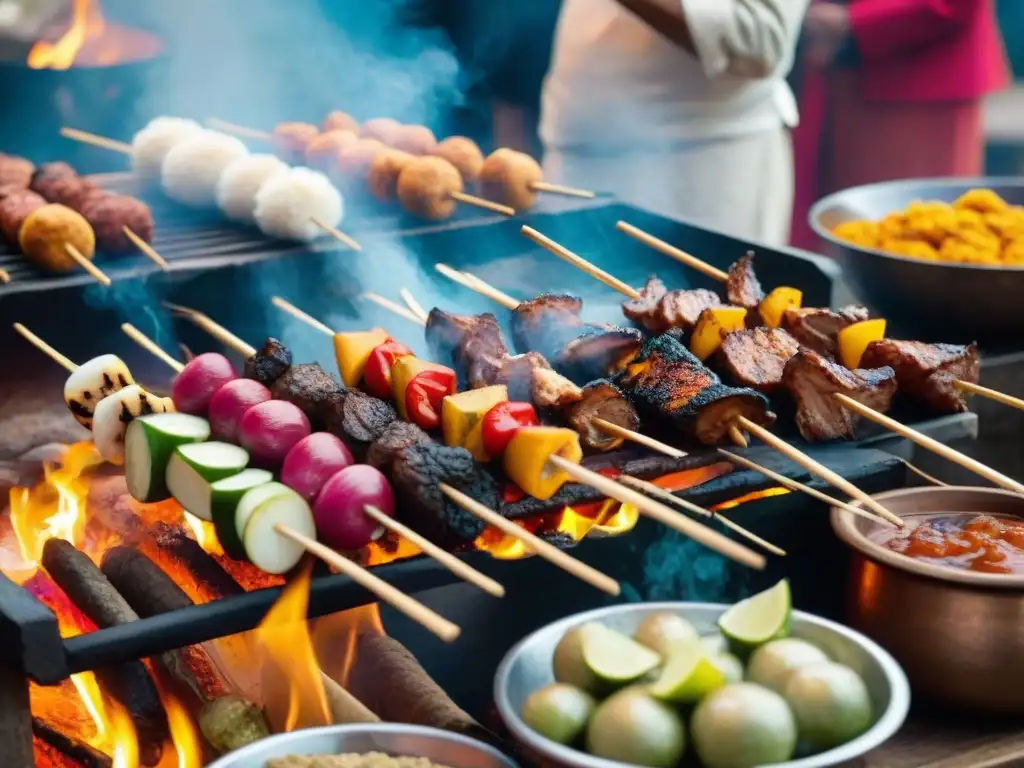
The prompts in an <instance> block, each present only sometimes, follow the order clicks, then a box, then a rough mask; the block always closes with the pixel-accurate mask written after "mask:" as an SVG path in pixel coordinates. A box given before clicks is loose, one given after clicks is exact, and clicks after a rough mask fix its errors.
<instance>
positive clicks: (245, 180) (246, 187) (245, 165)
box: [217, 154, 288, 224]
mask: <svg viewBox="0 0 1024 768" xmlns="http://www.w3.org/2000/svg"><path fill="white" fill-rule="evenodd" d="M287 170H288V163H286V162H285V161H284V160H282V159H281V158H279V157H278V156H277V155H269V154H260V155H244V156H242V157H240V158H238V159H237V160H235V161H234V162H233V163H231V165H229V166H228V167H227V168H225V169H224V173H222V174H221V175H220V179H219V180H218V181H217V207H218V208H220V210H221V213H223V214H224V215H225V216H227V217H228V218H229V219H231V220H232V221H239V222H242V223H244V224H251V223H253V222H254V221H255V219H254V218H253V211H255V210H256V193H257V192H259V191H260V187H262V186H263V183H264V182H265V181H266V180H267V179H269V178H270V177H271V176H274V175H276V174H278V173H284V172H286V171H287Z"/></svg>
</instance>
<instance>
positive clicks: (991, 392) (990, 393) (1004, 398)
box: [953, 379, 1024, 411]
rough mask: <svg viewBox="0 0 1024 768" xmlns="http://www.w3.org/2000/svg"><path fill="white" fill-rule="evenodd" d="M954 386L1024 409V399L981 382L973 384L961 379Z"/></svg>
mask: <svg viewBox="0 0 1024 768" xmlns="http://www.w3.org/2000/svg"><path fill="white" fill-rule="evenodd" d="M953 386H954V387H956V388H957V389H959V390H962V391H963V392H970V393H971V394H972V395H980V396H981V397H987V398H988V399H989V400H995V401H996V402H997V403H1002V404H1003V405H1008V406H1010V407H1011V408H1016V409H1017V410H1020V411H1024V400H1021V399H1020V398H1019V397H1014V396H1013V395H1007V394H1006V393H1004V392H1000V391H998V390H995V389H989V388H988V387H983V386H981V385H979V384H972V383H971V382H969V381H960V380H959V379H958V380H956V381H954V382H953Z"/></svg>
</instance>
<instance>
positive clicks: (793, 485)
mask: <svg viewBox="0 0 1024 768" xmlns="http://www.w3.org/2000/svg"><path fill="white" fill-rule="evenodd" d="M718 452H719V453H720V454H722V455H723V456H725V457H726V458H727V459H729V461H731V462H733V463H734V464H739V465H740V466H741V467H746V468H747V469H749V470H752V471H754V472H760V473H761V474H762V475H764V476H765V477H768V478H771V479H772V480H774V481H775V482H776V483H778V484H779V485H784V486H785V487H787V488H789V489H790V490H794V491H802V492H803V493H806V494H807V495H808V496H813V497H814V498H816V499H818V500H819V501H823V502H825V503H826V504H828V505H829V506H833V507H839V508H840V509H844V510H846V511H847V512H850V513H852V514H854V515H857V516H858V517H863V518H865V519H866V520H871V521H873V522H878V516H877V515H873V514H871V513H870V512H868V511H867V510H864V509H861V508H860V507H855V506H853V505H852V504H847V503H846V502H845V501H840V500H839V499H837V498H835V497H834V496H829V495H828V494H827V493H823V492H822V491H819V490H818V489H817V488H812V487H811V486H809V485H806V484H804V483H801V482H798V481H796V480H791V479H790V478H788V477H786V476H785V475H783V474H780V473H778V472H775V471H773V470H771V469H768V467H762V466H761V465H760V464H758V463H757V462H754V461H751V460H750V459H748V458H747V457H746V456H740V455H739V454H738V453H733V452H732V451H727V450H725V449H724V448H719V449H718ZM886 522H888V521H886Z"/></svg>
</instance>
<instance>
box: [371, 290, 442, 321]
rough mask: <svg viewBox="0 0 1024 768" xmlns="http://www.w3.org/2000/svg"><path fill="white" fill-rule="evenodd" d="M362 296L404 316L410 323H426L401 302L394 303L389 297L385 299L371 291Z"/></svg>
mask: <svg viewBox="0 0 1024 768" xmlns="http://www.w3.org/2000/svg"><path fill="white" fill-rule="evenodd" d="M363 298H364V299H368V300H369V301H372V302H373V303H374V304H377V305H379V306H381V307H384V309H387V310H390V311H391V312H394V313H395V314H396V315H400V316H401V317H404V318H405V319H406V320H408V321H409V322H410V323H415V324H416V325H420V326H425V325H426V324H427V323H426V321H425V320H423V319H421V318H419V317H417V316H416V315H415V314H413V313H412V311H410V310H408V309H406V308H405V307H403V306H402V305H401V304H396V303H395V302H393V301H392V300H391V299H386V298H384V297H383V296H381V295H380V294H378V293H373V292H372V291H371V292H369V293H364V294H363Z"/></svg>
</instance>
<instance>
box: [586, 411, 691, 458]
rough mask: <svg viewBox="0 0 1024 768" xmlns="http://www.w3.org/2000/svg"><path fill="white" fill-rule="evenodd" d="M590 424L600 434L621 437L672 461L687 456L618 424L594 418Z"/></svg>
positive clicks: (665, 444)
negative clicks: (604, 433) (605, 433)
mask: <svg viewBox="0 0 1024 768" xmlns="http://www.w3.org/2000/svg"><path fill="white" fill-rule="evenodd" d="M591 423H592V424H593V425H594V426H595V427H598V428H599V429H600V430H601V431H602V432H607V433H608V434H609V435H614V436H615V437H621V438H622V439H623V440H629V441H630V442H633V443H636V444H637V445H643V446H646V447H647V448H650V449H651V450H652V451H657V452H658V453H663V454H665V455H666V456H671V457H672V458H673V459H682V458H684V457H685V456H686V455H687V453H686V451H681V450H679V449H678V448H676V447H674V446H671V445H669V444H668V443H663V442H661V440H655V439H654V438H653V437H648V436H647V435H643V434H641V433H639V432H634V431H633V430H632V429H626V428H625V427H620V426H619V425H618V424H612V423H611V422H610V421H605V420H604V419H598V418H595V419H593V420H592V421H591Z"/></svg>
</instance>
